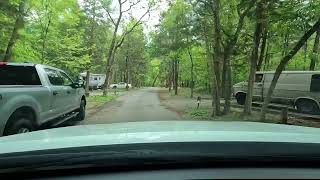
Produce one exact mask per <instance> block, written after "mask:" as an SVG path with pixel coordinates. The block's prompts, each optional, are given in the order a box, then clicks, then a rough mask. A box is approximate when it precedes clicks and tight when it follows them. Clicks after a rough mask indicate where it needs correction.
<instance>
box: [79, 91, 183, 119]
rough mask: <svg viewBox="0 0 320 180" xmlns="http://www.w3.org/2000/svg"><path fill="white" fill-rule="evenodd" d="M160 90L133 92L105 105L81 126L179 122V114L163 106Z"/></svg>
mask: <svg viewBox="0 0 320 180" xmlns="http://www.w3.org/2000/svg"><path fill="white" fill-rule="evenodd" d="M158 92H159V89H158V88H143V89H139V90H133V91H130V92H128V93H127V94H125V95H123V96H121V97H119V98H118V99H116V100H115V101H113V102H111V103H108V104H106V105H104V106H103V107H102V108H100V109H99V110H98V111H97V112H96V113H94V114H91V115H90V116H89V117H87V118H86V119H85V120H84V121H83V122H81V124H106V123H117V122H133V121H168V120H179V119H180V116H179V114H178V113H176V112H174V111H171V110H169V109H167V108H165V107H164V106H162V105H161V103H160V99H159V93H158Z"/></svg>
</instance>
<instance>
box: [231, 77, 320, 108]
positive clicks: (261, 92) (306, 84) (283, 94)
mask: <svg viewBox="0 0 320 180" xmlns="http://www.w3.org/2000/svg"><path fill="white" fill-rule="evenodd" d="M273 76H274V72H257V73H256V78H255V83H254V90H253V100H254V101H263V100H264V98H265V97H266V95H267V93H268V90H269V87H270V84H271V81H272V79H273ZM233 88H234V96H235V98H236V100H237V102H238V104H241V105H243V104H244V103H245V98H246V91H247V83H246V82H241V83H238V84H236V85H234V86H233ZM272 102H274V103H281V104H289V105H292V106H293V107H295V108H296V109H297V110H298V111H299V112H302V113H310V114H318V113H319V112H320V108H319V102H320V71H284V72H282V74H281V75H280V78H279V80H278V83H277V85H276V87H275V89H274V92H273V95H272Z"/></svg>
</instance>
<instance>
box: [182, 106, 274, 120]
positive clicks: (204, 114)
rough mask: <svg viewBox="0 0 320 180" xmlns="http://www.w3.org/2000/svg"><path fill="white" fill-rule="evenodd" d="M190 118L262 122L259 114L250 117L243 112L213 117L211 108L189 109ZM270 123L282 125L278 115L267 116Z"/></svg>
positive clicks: (253, 113) (255, 113)
mask: <svg viewBox="0 0 320 180" xmlns="http://www.w3.org/2000/svg"><path fill="white" fill-rule="evenodd" d="M186 113H187V114H188V116H189V118H191V119H194V120H214V121H248V122H261V121H260V116H259V115H260V114H259V112H252V115H250V116H243V113H242V112H241V111H234V110H233V111H232V112H230V114H227V115H223V116H216V117H214V118H212V117H211V113H212V109H211V108H199V109H189V110H187V111H186ZM266 122H268V123H280V117H279V116H276V115H271V114H268V115H267V120H266Z"/></svg>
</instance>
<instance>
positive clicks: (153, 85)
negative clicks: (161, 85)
mask: <svg viewBox="0 0 320 180" xmlns="http://www.w3.org/2000/svg"><path fill="white" fill-rule="evenodd" d="M159 75H160V71H159V72H158V74H157V75H156V77H155V78H154V80H153V82H152V87H155V85H156V82H157V79H158V77H159Z"/></svg>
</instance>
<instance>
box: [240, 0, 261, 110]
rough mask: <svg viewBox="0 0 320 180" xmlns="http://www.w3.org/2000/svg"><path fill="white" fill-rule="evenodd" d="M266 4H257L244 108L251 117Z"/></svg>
mask: <svg viewBox="0 0 320 180" xmlns="http://www.w3.org/2000/svg"><path fill="white" fill-rule="evenodd" d="M265 5H266V2H265V0H264V1H260V2H259V3H258V4H257V9H256V13H257V23H256V29H255V33H254V39H253V49H252V53H251V58H250V74H249V80H248V89H247V94H246V102H245V106H244V115H250V114H251V108H252V96H253V89H254V81H255V74H256V68H257V59H258V53H259V45H260V40H261V34H262V30H263V27H264V25H265V21H266V19H265V17H266V16H265V15H264V13H265V12H264V11H265V10H266V9H265Z"/></svg>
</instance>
